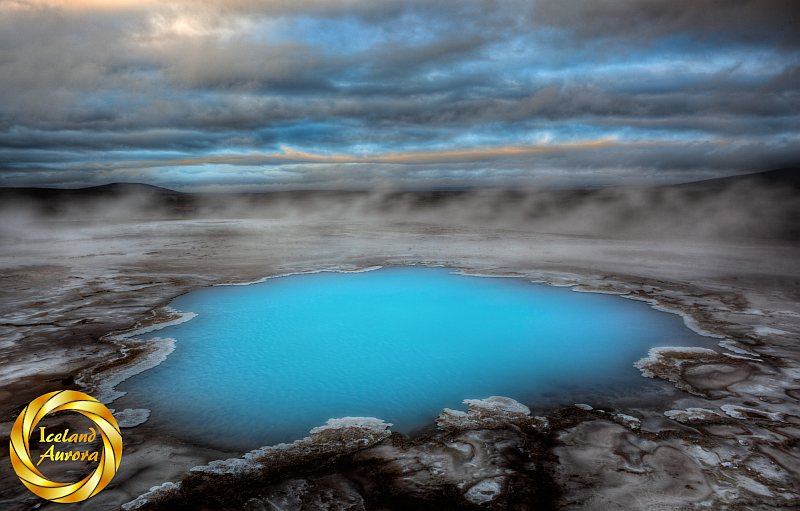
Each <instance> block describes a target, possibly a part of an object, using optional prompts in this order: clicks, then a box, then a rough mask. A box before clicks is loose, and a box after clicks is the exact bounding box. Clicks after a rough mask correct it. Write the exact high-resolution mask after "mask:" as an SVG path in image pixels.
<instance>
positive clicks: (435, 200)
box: [0, 171, 800, 240]
mask: <svg viewBox="0 0 800 511" xmlns="http://www.w3.org/2000/svg"><path fill="white" fill-rule="evenodd" d="M756 176H758V177H744V178H732V179H721V180H712V181H707V182H701V183H694V184H688V185H680V186H665V187H609V188H603V189H569V190H565V189H557V190H547V189H538V190H537V189H529V190H508V189H476V190H465V191H428V192H420V191H414V192H409V191H393V190H380V189H377V190H372V191H317V192H311V191H302V192H276V193H263V194H184V193H179V192H173V191H171V190H166V189H162V188H157V187H150V186H145V185H133V184H131V185H126V184H120V185H108V186H105V187H97V188H91V189H83V190H71V191H67V190H61V191H55V190H50V191H45V190H38V191H37V190H18V191H6V192H5V200H3V206H2V215H3V219H4V221H3V222H2V227H0V236H2V237H3V238H4V239H7V240H10V239H26V238H30V237H40V236H59V235H60V234H66V230H67V229H68V228H69V227H70V226H76V227H77V226H79V227H81V228H88V227H91V226H102V227H108V226H109V225H111V224H114V223H125V222H132V221H145V222H147V221H155V220H193V219H239V218H240V219H260V220H265V221H270V222H277V223H283V224H286V225H297V226H298V228H299V227H301V226H306V227H313V226H316V225H326V224H331V223H346V224H351V225H352V224H356V225H358V224H363V225H365V226H368V227H369V228H374V227H380V226H382V225H383V226H388V225H392V226H394V227H395V228H396V227H397V226H402V225H404V224H424V225H429V226H432V227H436V226H438V227H441V228H458V227H472V226H481V227H490V228H496V229H501V230H517V231H524V232H531V233H549V234H565V235H577V236H597V237H606V238H635V239H664V238H676V239H680V238H686V239H737V238H758V239H763V238H775V239H784V240H794V239H796V237H797V234H798V230H797V227H796V226H797V218H800V216H798V213H800V207H799V206H798V201H797V200H796V199H797V193H798V187H797V184H796V179H795V178H792V171H778V172H777V173H775V172H773V173H765V174H760V175H756Z"/></svg>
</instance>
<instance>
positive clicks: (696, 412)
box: [664, 408, 723, 424]
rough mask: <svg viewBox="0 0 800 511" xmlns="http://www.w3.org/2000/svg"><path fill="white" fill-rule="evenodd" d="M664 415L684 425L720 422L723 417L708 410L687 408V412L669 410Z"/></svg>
mask: <svg viewBox="0 0 800 511" xmlns="http://www.w3.org/2000/svg"><path fill="white" fill-rule="evenodd" d="M664 415H665V416H667V417H669V418H670V419H672V420H674V421H678V422H680V423H683V424H689V423H692V422H719V421H721V420H722V418H723V417H722V415H720V414H719V413H717V412H715V411H714V410H709V409H708V408H687V409H685V410H667V411H666V412H664Z"/></svg>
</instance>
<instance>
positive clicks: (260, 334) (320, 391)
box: [121, 267, 706, 448]
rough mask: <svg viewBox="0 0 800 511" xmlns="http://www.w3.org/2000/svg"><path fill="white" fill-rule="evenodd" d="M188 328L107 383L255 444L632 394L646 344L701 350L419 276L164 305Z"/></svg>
mask: <svg viewBox="0 0 800 511" xmlns="http://www.w3.org/2000/svg"><path fill="white" fill-rule="evenodd" d="M171 305H172V307H174V308H176V309H178V310H181V311H192V312H195V313H197V317H196V318H194V319H192V320H191V321H188V322H186V323H182V324H179V325H175V326H171V327H167V328H165V329H163V330H162V331H160V332H158V334H157V335H158V337H171V338H173V339H175V340H176V348H175V351H174V352H173V353H172V354H171V355H170V356H169V357H168V358H167V360H166V361H165V362H164V363H162V364H161V365H159V366H157V367H155V368H154V369H151V370H148V371H145V372H143V373H141V374H139V375H136V376H134V377H133V378H131V379H130V380H128V381H127V382H125V383H124V384H122V385H121V389H122V390H125V391H127V392H128V393H129V396H128V397H127V398H125V399H126V400H132V401H135V402H136V403H137V404H140V405H141V404H144V406H147V407H149V408H150V409H151V410H152V411H153V414H152V418H151V420H152V421H157V422H159V423H161V424H163V425H165V426H167V427H169V428H174V429H175V430H176V431H181V432H183V433H185V434H186V435H187V436H188V437H190V438H193V439H196V440H201V441H205V442H211V443H216V444H220V445H225V446H230V447H239V448H246V447H255V446H258V445H264V444H271V443H275V442H279V441H289V440H293V439H297V438H301V437H303V436H305V435H306V434H307V432H308V430H309V429H310V428H312V427H314V426H318V425H320V424H323V423H324V422H325V420H326V419H328V418H331V417H343V416H371V417H379V418H381V419H385V420H386V421H388V422H391V423H394V425H395V426H394V428H393V429H394V430H396V431H401V432H409V431H412V430H414V429H415V428H418V427H421V426H424V425H426V424H430V423H431V422H432V420H433V419H434V418H435V416H436V415H437V414H438V413H439V412H440V411H441V409H442V408H444V407H451V408H463V405H461V401H462V400H463V399H465V398H484V397H488V396H490V395H503V396H509V397H512V398H514V399H517V400H518V401H521V402H524V403H527V404H533V405H536V404H538V403H554V402H559V401H562V402H563V403H564V404H568V403H570V402H574V401H571V400H573V399H579V398H580V397H581V396H582V395H584V394H588V393H591V392H596V391H598V389H604V388H607V389H609V390H611V389H616V390H615V391H619V390H620V389H622V391H623V392H631V393H633V392H637V391H638V390H639V389H640V388H641V387H642V386H643V385H648V381H647V380H645V379H644V378H642V377H641V375H640V374H639V372H638V371H637V370H636V369H634V368H633V366H632V363H633V362H634V361H635V360H637V359H639V358H641V357H642V356H645V355H646V353H647V350H648V348H650V347H653V346H660V345H701V344H703V343H705V342H706V341H705V340H704V339H703V338H702V337H700V336H699V335H698V334H696V333H694V332H692V331H691V330H689V329H688V328H687V327H686V326H685V325H684V324H683V321H682V320H681V318H680V317H678V316H676V315H672V314H667V313H663V312H659V311H656V310H654V309H652V308H651V307H649V306H648V305H647V304H645V303H641V302H636V301H632V300H626V299H623V298H621V297H618V296H611V295H602V294H591V293H578V292H575V291H572V290H570V289H567V288H558V287H552V286H547V285H541V284H533V283H530V282H527V281H525V280H522V279H519V278H486V277H474V276H465V275H459V274H457V273H455V272H454V271H452V270H447V269H441V268H425V267H401V268H384V269H380V270H375V271H368V272H361V273H333V272H322V273H314V274H303V275H292V276H286V277H279V278H273V279H269V280H266V281H265V282H263V283H258V284H252V285H246V286H217V287H211V288H204V289H200V290H197V291H193V292H191V293H188V294H186V295H184V296H181V297H179V298H177V299H175V300H174V301H173V302H172V304H171Z"/></svg>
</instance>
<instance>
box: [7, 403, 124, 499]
mask: <svg viewBox="0 0 800 511" xmlns="http://www.w3.org/2000/svg"><path fill="white" fill-rule="evenodd" d="M61 411H73V412H78V413H80V414H81V415H83V416H85V417H87V418H88V419H90V420H92V421H93V422H94V423H95V424H96V425H97V427H98V431H99V433H100V436H101V438H102V439H103V450H102V451H101V453H100V458H99V464H98V466H97V468H96V469H95V470H94V472H92V473H91V474H89V475H88V476H86V477H85V478H83V479H81V480H80V481H78V482H76V483H61V482H56V481H50V480H49V479H47V478H46V477H44V476H43V475H42V473H41V472H39V469H37V468H36V466H37V465H38V464H34V463H33V461H31V451H30V437H31V433H32V432H34V431H35V429H36V425H37V424H39V421H41V420H42V419H43V418H44V417H45V416H46V415H47V414H50V413H55V412H61ZM90 429H92V438H94V429H93V428H90ZM41 435H42V437H43V438H44V436H45V431H44V428H41ZM73 436H75V437H77V435H73ZM81 436H83V437H84V438H82V439H81V440H82V441H85V437H86V436H88V435H81ZM51 437H52V435H51ZM55 439H56V440H55V441H56V442H59V441H60V442H65V441H69V440H67V438H66V432H65V433H64V434H63V436H62V437H61V438H59V435H55ZM48 441H50V440H48ZM51 449H52V447H51ZM10 451H11V464H12V465H13V466H14V472H16V473H17V476H19V478H20V480H21V481H22V484H24V485H25V486H27V487H28V489H29V490H30V491H32V492H33V493H35V494H36V495H38V496H39V497H42V498H43V499H47V500H50V501H53V502H63V503H72V502H81V501H83V500H86V499H88V498H89V497H92V496H94V495H97V494H98V493H99V492H100V491H101V490H102V489H103V488H105V487H106V486H107V485H108V483H110V482H111V479H113V477H114V474H116V473H117V469H119V462H120V459H121V458H122V434H120V431H119V426H118V425H117V421H116V419H114V416H113V415H111V412H110V411H109V410H108V408H106V407H105V405H103V403H101V402H100V401H98V400H97V399H95V398H93V397H92V396H90V395H88V394H84V393H83V392H78V391H75V390H60V391H56V392H49V393H47V394H44V395H42V396H39V397H37V398H36V399H34V400H33V401H31V402H30V404H29V405H28V406H26V407H25V409H24V410H22V413H20V414H19V417H17V420H16V421H15V422H14V427H13V428H12V429H11V445H10ZM59 454H61V453H59ZM86 454H88V453H84V454H83V457H81V455H80V454H78V453H77V451H76V452H70V453H67V454H66V455H65V456H64V458H66V459H72V460H75V459H84V458H86ZM94 454H95V455H96V453H94ZM70 455H72V456H73V457H71V456H70ZM95 458H96V456H95ZM50 459H53V455H52V454H51V456H50ZM89 459H94V458H92V457H89ZM41 461H42V460H41V459H40V461H39V463H41Z"/></svg>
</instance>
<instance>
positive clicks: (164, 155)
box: [0, 0, 800, 190]
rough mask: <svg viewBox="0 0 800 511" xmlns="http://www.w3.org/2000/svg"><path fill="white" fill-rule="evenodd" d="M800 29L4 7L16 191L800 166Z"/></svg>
mask: <svg viewBox="0 0 800 511" xmlns="http://www.w3.org/2000/svg"><path fill="white" fill-rule="evenodd" d="M799 15H800V3H798V1H797V0H749V1H748V0H693V1H676V0H630V1H623V0H538V1H537V0H527V1H516V0H502V1H501V0H497V1H491V0H484V1H473V0H436V1H434V0H430V1H422V0H417V1H399V0H263V1H257V0H203V1H200V0H197V1H191V0H176V1H148V0H0V186H59V187H80V186H87V185H92V184H102V183H109V182H119V181H136V182H146V183H151V184H156V185H162V186H167V187H172V188H181V189H196V190H214V189H276V188H327V187H345V188H346V187H368V186H399V187H442V186H476V185H512V186H516V185H528V184H533V185H538V184H550V183H555V184H560V183H573V182H577V183H588V184H599V183H617V182H631V181H659V182H679V181H687V180H693V179H702V178H707V177H713V176H717V175H726V174H732V173H740V172H745V171H753V170H759V169H766V168H771V167H778V166H782V165H794V164H796V163H797V162H798V161H800V144H798V142H800V29H798V27H800V16H799Z"/></svg>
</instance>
